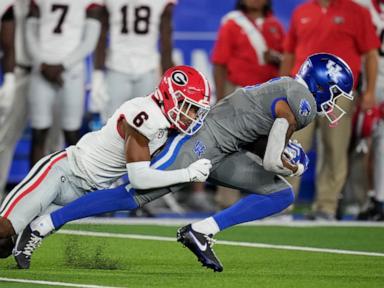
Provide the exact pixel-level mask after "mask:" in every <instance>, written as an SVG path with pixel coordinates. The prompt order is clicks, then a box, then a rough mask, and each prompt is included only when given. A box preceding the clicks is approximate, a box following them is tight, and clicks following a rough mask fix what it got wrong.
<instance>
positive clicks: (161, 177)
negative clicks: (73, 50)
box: [0, 66, 212, 268]
mask: <svg viewBox="0 0 384 288" xmlns="http://www.w3.org/2000/svg"><path fill="white" fill-rule="evenodd" d="M209 99H210V88H209V84H208V81H207V80H206V78H205V77H204V76H203V75H202V74H201V73H200V72H198V71H197V70H195V69H194V68H192V67H189V66H176V67H174V68H170V69H169V70H167V71H166V73H165V74H164V76H163V77H162V79H161V82H160V84H159V85H158V87H157V88H156V90H155V91H154V92H153V93H151V94H149V95H148V96H147V97H138V98H135V99H132V100H130V101H127V102H125V103H124V104H123V105H121V106H120V107H119V108H118V109H117V110H116V111H115V113H114V114H113V115H112V117H111V118H110V119H109V120H108V122H107V123H106V125H105V126H104V127H103V128H102V129H101V130H98V131H95V132H91V133H88V134H86V135H84V136H83V137H82V138H81V139H80V141H79V142H78V143H77V144H76V146H70V147H68V148H67V149H66V150H64V151H60V152H57V153H54V154H51V155H48V156H46V157H44V158H43V159H41V160H40V161H39V162H38V163H37V164H36V165H35V166H34V167H33V168H32V170H31V171H30V172H29V174H28V175H27V176H26V178H25V179H24V180H23V181H22V182H21V183H20V184H19V185H17V186H16V187H15V188H14V189H13V190H12V191H11V192H10V193H9V194H8V195H7V197H6V198H5V199H4V201H3V202H2V205H1V207H0V239H4V238H8V239H9V237H11V236H12V235H16V234H18V233H20V232H21V231H22V230H23V229H24V228H25V227H26V226H27V225H28V223H30V222H31V221H32V220H33V219H34V218H35V217H36V216H38V215H39V213H41V212H42V211H44V210H46V209H47V207H48V206H50V205H52V204H56V205H59V206H63V205H66V204H68V203H70V202H72V201H74V200H76V199H77V198H79V197H80V196H82V195H84V194H85V193H87V192H89V191H94V190H97V189H106V188H109V187H110V185H111V184H112V183H113V182H114V181H116V180H117V179H118V178H120V177H121V176H123V175H125V174H126V173H128V177H129V180H130V185H131V186H132V188H134V189H150V188H155V187H165V186H170V185H174V184H178V183H186V182H203V181H205V180H206V179H207V177H208V175H209V171H210V169H211V167H212V165H211V162H210V161H209V160H207V159H200V160H197V161H196V162H194V163H192V164H191V165H189V166H188V167H187V168H183V169H177V170H171V171H161V170H156V169H154V168H151V167H150V160H151V155H152V154H153V153H154V152H155V151H156V150H158V149H159V148H160V147H161V146H163V144H164V143H165V141H166V140H167V138H168V133H169V132H170V131H172V130H177V131H180V132H181V133H185V134H189V135H192V134H194V133H196V132H197V131H198V130H199V128H200V127H201V126H202V125H203V122H204V118H205V116H206V115H207V113H208V112H209V109H210V106H209ZM125 194H126V196H127V197H131V198H130V199H126V201H128V202H129V201H131V202H132V205H137V204H136V202H135V200H134V198H133V196H132V195H130V193H126V192H125ZM58 208H59V207H58ZM2 256H6V255H2ZM25 265H27V266H28V267H29V262H28V263H23V264H20V263H19V266H20V267H21V268H28V267H24V266H25Z"/></svg>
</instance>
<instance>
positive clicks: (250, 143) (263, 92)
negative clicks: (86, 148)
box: [15, 53, 353, 271]
mask: <svg viewBox="0 0 384 288" xmlns="http://www.w3.org/2000/svg"><path fill="white" fill-rule="evenodd" d="M352 87H353V78H352V72H351V70H350V68H349V67H348V66H347V64H346V63H345V62H344V61H342V60H341V59H339V58H337V57H335V56H333V55H330V54H324V53H323V54H315V55H312V56H310V57H309V58H308V59H307V61H306V62H305V63H304V64H303V66H302V69H301V70H300V72H299V74H298V75H297V77H296V79H293V78H289V77H283V78H277V79H273V80H271V81H269V82H267V83H264V84H261V85H257V86H250V87H245V88H241V89H239V90H237V91H236V92H234V93H233V94H231V95H229V96H227V97H226V98H225V99H223V100H222V101H221V102H220V103H218V104H217V105H216V106H215V107H214V108H213V109H212V110H211V112H210V114H209V115H208V117H207V118H206V121H205V125H204V127H202V128H201V129H200V131H199V132H198V133H196V134H195V135H194V136H192V137H189V136H183V135H176V136H174V137H171V138H170V139H169V141H168V142H167V144H166V145H165V147H164V148H163V149H162V151H160V152H159V153H158V154H157V155H156V156H155V157H154V158H153V159H152V167H154V168H157V169H177V168H181V167H186V165H188V164H189V163H192V162H193V161H195V160H196V159H199V158H202V157H204V158H207V159H210V160H211V161H212V165H213V168H212V170H211V171H212V172H211V174H210V176H209V179H208V180H209V181H211V182H213V183H217V184H220V185H223V186H227V187H231V188H236V189H240V190H243V191H248V192H249V195H247V196H245V197H244V198H242V199H241V200H240V201H238V202H237V203H235V204H234V205H232V206H231V207H229V208H227V209H225V210H223V211H220V212H218V213H217V214H215V215H214V216H212V217H208V218H206V219H204V220H202V221H198V222H196V223H193V224H190V225H187V226H185V227H182V228H180V229H179V230H178V232H177V240H178V241H179V242H181V243H183V244H184V245H185V246H187V247H188V248H189V249H190V250H191V251H192V252H193V253H194V254H195V255H196V256H197V258H198V260H199V261H200V262H201V263H202V264H203V265H204V266H207V267H209V268H211V269H213V270H214V271H222V270H223V266H222V264H221V263H220V261H219V260H218V258H217V257H216V255H215V254H214V252H213V250H212V248H211V246H212V243H213V238H212V237H213V235H214V234H216V233H218V232H219V231H221V230H224V229H227V228H229V227H231V226H234V225H236V224H239V223H244V222H248V221H253V220H257V219H262V218H265V217H267V216H270V215H273V214H275V213H278V212H280V211H282V210H283V209H285V208H287V207H288V206H289V205H291V204H292V202H293V200H294V193H293V191H292V189H291V187H290V185H289V184H288V183H287V182H286V181H285V180H284V178H283V177H282V176H294V175H301V174H302V173H303V172H304V171H305V170H306V168H307V166H308V158H307V157H306V155H305V153H304V151H303V149H302V148H301V146H300V145H299V144H298V143H296V142H294V141H291V140H290V137H291V135H292V133H293V132H294V131H296V130H298V129H301V128H303V127H305V126H306V125H308V124H309V123H310V122H311V121H312V120H313V119H314V117H315V115H316V112H317V113H320V114H323V115H325V116H326V117H327V118H328V119H329V121H330V123H332V124H333V125H335V123H337V121H338V120H339V119H340V118H341V117H342V116H343V114H344V111H343V110H342V109H341V108H340V107H339V106H338V105H337V103H336V101H337V98H338V97H347V98H348V99H352V96H351V90H352ZM263 143H265V144H263ZM255 154H258V155H259V156H260V157H259V156H256V155H255ZM180 187H181V185H176V186H172V187H168V188H163V189H154V190H146V191H133V190H132V189H131V187H130V185H129V184H128V185H127V186H120V187H118V188H115V189H109V190H102V191H96V192H93V193H89V194H87V195H85V196H83V197H81V198H79V199H77V200H76V201H74V202H72V203H70V204H68V205H66V206H65V207H63V208H61V209H59V210H56V211H54V212H53V213H51V214H49V215H43V216H41V217H39V218H37V219H36V220H34V221H33V222H32V223H31V225H30V226H32V225H33V227H37V228H36V230H33V229H25V230H24V231H23V233H22V235H21V237H19V238H20V239H21V240H20V241H19V243H21V244H20V245H18V244H17V245H16V247H15V250H16V251H18V252H19V253H18V256H17V257H19V258H20V257H25V258H27V259H28V260H30V257H31V253H32V252H33V251H34V249H35V248H36V247H37V246H38V245H39V244H40V243H41V240H42V238H43V237H44V236H46V235H48V234H49V233H51V232H52V231H53V230H57V229H59V228H60V227H61V226H62V225H64V224H65V223H67V222H69V221H72V220H75V219H80V218H84V217H89V216H93V215H97V214H100V213H105V212H110V211H116V210H129V209H132V207H135V208H137V207H141V206H143V205H145V204H146V203H148V202H150V201H152V200H154V199H156V198H158V197H161V196H163V195H165V194H167V193H169V192H175V191H178V190H179V189H180ZM31 230H32V232H28V231H31ZM25 231H27V232H25ZM32 238H33V239H34V240H36V239H38V241H30V239H32Z"/></svg>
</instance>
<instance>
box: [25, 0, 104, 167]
mask: <svg viewBox="0 0 384 288" xmlns="http://www.w3.org/2000/svg"><path fill="white" fill-rule="evenodd" d="M99 1H100V0H78V1H71V0H60V1H53V0H35V1H32V2H31V7H30V13H29V17H28V19H27V31H26V42H27V48H28V52H29V54H30V56H31V58H32V63H33V70H32V75H31V81H30V86H29V93H28V106H29V109H30V117H31V126H32V152H31V163H32V164H34V163H36V162H37V161H38V160H39V159H41V157H43V156H44V152H45V144H46V139H47V132H48V129H49V127H51V125H52V119H53V114H54V113H53V106H54V102H55V100H57V101H58V102H59V104H58V105H59V107H60V112H61V113H60V118H61V128H62V129H63V131H64V136H65V140H66V142H67V144H68V145H73V144H75V143H76V142H77V140H78V139H79V128H80V126H81V122H82V116H83V106H84V101H83V99H84V63H83V62H84V58H85V57H86V55H88V54H89V53H91V52H92V51H93V50H94V48H95V47H96V44H97V40H98V37H99V34H100V27H101V25H100V12H101V6H100V5H99V4H100V3H99Z"/></svg>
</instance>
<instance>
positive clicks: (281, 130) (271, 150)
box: [263, 118, 293, 176]
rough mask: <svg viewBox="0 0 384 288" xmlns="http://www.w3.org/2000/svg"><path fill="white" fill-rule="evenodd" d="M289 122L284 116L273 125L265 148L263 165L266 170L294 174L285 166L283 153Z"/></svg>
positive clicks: (284, 174)
mask: <svg viewBox="0 0 384 288" xmlns="http://www.w3.org/2000/svg"><path fill="white" fill-rule="evenodd" d="M288 127H289V124H288V121H287V120H286V119H284V118H277V119H276V120H275V122H274V123H273V125H272V129H271V131H270V133H269V136H268V144H267V148H266V149H265V155H264V159H263V166H264V168H265V170H267V171H270V172H274V173H277V174H279V175H283V176H289V175H292V174H293V172H292V171H291V170H289V169H287V168H285V167H284V166H283V163H282V161H281V154H282V153H283V151H284V147H285V138H286V135H287V130H288Z"/></svg>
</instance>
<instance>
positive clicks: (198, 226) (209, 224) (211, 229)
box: [192, 217, 220, 235]
mask: <svg viewBox="0 0 384 288" xmlns="http://www.w3.org/2000/svg"><path fill="white" fill-rule="evenodd" d="M192 229H193V230H195V231H196V232H199V233H203V234H206V235H215V234H216V233H217V232H219V231H220V228H219V226H218V225H217V223H216V221H215V219H213V217H208V218H205V219H204V220H201V221H199V222H196V223H193V224H192Z"/></svg>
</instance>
